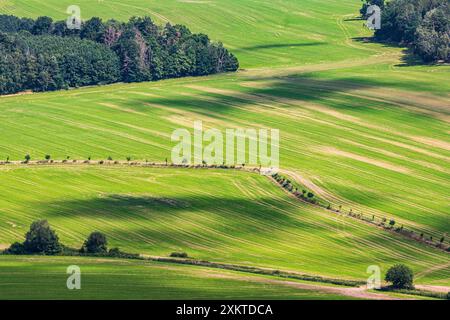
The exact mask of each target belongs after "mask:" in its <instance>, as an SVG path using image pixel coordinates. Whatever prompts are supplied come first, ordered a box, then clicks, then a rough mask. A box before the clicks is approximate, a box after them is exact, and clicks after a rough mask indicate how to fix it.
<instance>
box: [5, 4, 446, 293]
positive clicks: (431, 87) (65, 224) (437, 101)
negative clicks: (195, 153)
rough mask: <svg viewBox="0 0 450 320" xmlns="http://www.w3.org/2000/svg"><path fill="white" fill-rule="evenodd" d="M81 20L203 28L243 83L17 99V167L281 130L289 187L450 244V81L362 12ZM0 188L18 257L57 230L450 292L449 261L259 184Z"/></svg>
mask: <svg viewBox="0 0 450 320" xmlns="http://www.w3.org/2000/svg"><path fill="white" fill-rule="evenodd" d="M77 3H78V5H79V6H80V7H81V9H82V16H83V18H88V17H91V16H100V17H102V18H104V19H107V18H115V19H122V20H124V19H126V18H128V17H130V16H132V15H143V14H148V15H151V16H152V17H153V18H154V19H155V20H156V21H158V22H160V23H164V22H168V21H170V22H171V23H182V24H186V25H187V26H189V28H191V29H192V30H193V31H195V32H204V33H207V34H208V35H210V36H211V38H212V39H214V40H217V41H219V40H220V41H223V43H224V44H225V45H226V46H227V48H230V50H231V51H232V52H233V53H235V54H236V55H237V56H238V58H239V60H240V63H241V67H242V70H241V71H239V72H238V73H236V74H225V75H217V76H210V77H204V78H185V79H177V80H168V81H161V82H155V83H139V84H136V83H135V84H115V85H110V86H104V87H91V88H84V89H77V90H69V91H64V92H53V93H43V94H31V95H18V96H11V97H0V131H1V135H0V157H2V158H6V157H8V156H9V157H10V159H12V160H19V159H23V157H24V155H25V154H30V155H31V156H32V158H33V159H42V158H43V157H44V155H46V154H51V155H52V157H53V158H54V159H65V158H66V157H67V156H70V157H71V158H72V159H87V157H92V158H93V159H106V158H107V157H108V156H111V157H112V158H113V159H122V160H124V159H125V157H127V156H131V157H132V158H133V159H140V160H145V159H148V160H149V161H156V162H162V161H164V159H165V158H167V157H170V150H171V148H172V146H173V144H172V143H171V141H170V134H171V133H172V131H173V130H174V129H176V128H179V127H182V128H192V124H193V121H194V120H202V121H203V123H204V126H205V127H214V128H218V129H225V128H237V127H245V128H247V127H256V128H279V129H280V133H281V146H280V147H281V151H280V155H281V159H280V165H281V169H282V170H283V173H284V174H285V175H287V176H289V177H290V178H291V179H292V180H295V181H296V182H298V183H299V184H302V185H305V186H306V188H308V190H312V191H313V192H314V193H316V194H317V195H318V196H320V197H321V198H322V199H325V200H327V201H330V202H331V203H333V204H335V205H342V206H343V208H344V210H345V211H348V210H350V209H352V210H353V211H356V212H361V213H364V214H370V215H371V214H376V215H378V216H384V217H387V218H394V219H395V220H396V222H397V223H398V224H399V225H400V224H404V225H407V226H408V227H410V228H412V229H414V230H417V231H419V232H425V233H426V234H428V235H432V236H433V237H434V238H435V239H438V238H440V237H441V236H442V235H443V234H445V233H448V232H450V219H449V213H448V212H449V209H450V206H449V202H448V198H449V190H450V165H449V163H450V162H449V159H450V138H449V133H450V131H449V129H448V122H449V119H450V118H449V113H450V108H449V105H450V97H449V90H450V84H449V82H448V81H446V79H448V76H449V71H450V67H449V66H444V65H434V66H423V65H415V64H414V63H412V62H411V61H410V59H409V58H410V57H409V56H408V53H406V52H404V50H403V49H402V48H398V47H390V46H386V45H381V44H376V43H371V42H370V40H368V39H366V38H365V37H367V36H369V35H370V32H369V31H367V30H365V29H364V28H363V27H362V21H361V20H357V19H355V17H356V15H357V12H358V6H359V5H360V1H351V0H346V1H317V0H316V1H313V0H303V1H295V0H285V1H258V3H257V5H256V4H255V1H250V0H221V1H219V0H210V1H175V0H170V1H164V2H162V1H150V0H147V1H144V0H139V1H131V0H122V1H105V2H95V1H94V2H93V1H87V0H79V1H77ZM69 4H73V1H68V0H63V1H56V0H49V1H45V2H44V1H38V0H26V1H25V0H21V1H10V0H7V1H4V2H2V3H1V4H0V13H8V14H15V15H18V16H32V17H36V16H39V15H50V16H53V17H55V18H56V19H64V18H65V17H66V16H67V15H66V14H65V10H66V8H67V6H68V5H69ZM0 175H1V180H2V184H1V185H0V194H2V197H1V198H0V212H1V215H0V231H1V232H0V243H2V244H7V243H10V242H13V241H18V240H20V239H21V238H22V236H23V234H24V232H25V230H26V228H27V227H28V225H29V223H30V222H31V221H32V220H34V219H37V218H43V217H45V218H47V219H48V220H49V221H50V223H51V224H52V225H53V226H54V227H55V228H56V229H57V231H58V233H59V234H60V236H61V238H62V240H63V241H65V242H67V244H69V245H73V246H79V245H80V244H81V242H82V241H83V239H84V237H85V236H86V235H87V234H88V233H89V232H90V231H92V230H93V229H99V230H102V231H104V232H106V233H107V234H108V236H109V237H110V239H111V243H112V244H113V245H117V246H120V247H121V248H123V249H126V250H129V251H132V252H137V253H146V254H153V255H167V254H169V253H170V252H171V251H174V250H186V251H188V252H189V253H190V254H192V255H193V256H194V257H196V258H201V259H207V260H214V261H223V262H230V263H240V264H248V265H258V266H262V267H271V268H272V267H274V268H280V269H285V270H293V271H299V272H305V273H310V274H319V275H326V276H333V277H343V278H350V279H360V280H361V279H366V278H367V274H366V268H367V267H368V266H369V265H372V264H376V265H380V266H382V269H383V270H384V271H385V269H386V267H388V266H389V265H391V264H394V263H397V262H403V263H406V264H408V265H410V266H411V267H412V268H413V269H414V270H415V271H416V273H417V274H418V282H420V283H424V284H439V285H447V286H448V285H449V284H450V282H449V281H450V280H449V279H450V276H449V268H448V264H449V262H450V259H449V256H448V254H445V253H442V252H439V251H437V250H434V249H433V248H428V247H425V246H423V245H420V244H417V243H414V242H411V241H410V240H407V239H404V238H400V237H398V236H395V235H393V234H390V233H387V232H384V231H382V230H379V229H377V228H374V227H372V226H367V225H365V224H362V223H360V222H358V221H353V220H351V219H346V218H339V217H337V216H334V215H332V214H330V213H328V212H325V211H322V210H320V209H317V208H313V207H310V206H307V205H304V204H302V203H299V202H297V201H295V200H293V199H290V198H289V197H288V196H287V195H286V194H284V193H283V192H282V191H281V190H279V189H278V188H277V187H276V186H275V185H273V184H271V183H270V181H269V180H267V179H266V178H264V177H259V176H254V175H250V174H248V173H236V172H234V171H233V172H228V171H211V170H206V171H202V170H198V171H186V170H181V169H147V168H146V169H143V168H128V167H125V168H116V167H114V168H104V167H83V166H62V167H60V166H57V167H56V168H54V167H42V168H41V167H30V168H27V167H15V166H5V167H1V168H0ZM3 195H4V196H3ZM2 259H3V258H0V261H1V260H2ZM44 265H45V264H44ZM289 294H291V293H290V292H287V293H286V295H287V296H288V295H289Z"/></svg>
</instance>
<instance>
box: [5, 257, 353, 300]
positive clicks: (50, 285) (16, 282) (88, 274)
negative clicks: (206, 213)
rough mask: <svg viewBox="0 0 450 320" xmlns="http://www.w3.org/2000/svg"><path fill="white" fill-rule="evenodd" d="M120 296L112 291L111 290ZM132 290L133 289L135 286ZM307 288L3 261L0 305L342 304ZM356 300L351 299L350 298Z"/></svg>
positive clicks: (199, 272) (67, 261)
mask: <svg viewBox="0 0 450 320" xmlns="http://www.w3.org/2000/svg"><path fill="white" fill-rule="evenodd" d="M70 265H79V266H80V268H81V277H82V278H81V290H67V287H66V281H67V277H68V275H67V274H66V269H67V267H68V266H70ZM112 284H113V285H114V289H115V290H111V285H112ZM130 284H133V285H130ZM302 284H305V282H299V281H297V282H294V281H292V282H290V283H289V284H283V283H282V281H279V280H277V279H276V278H273V277H272V278H270V277H262V276H252V275H247V274H241V273H238V272H230V271H223V270H222V271H220V272H219V271H217V270H214V269H208V268H199V267H188V266H178V265H176V266H174V265H172V264H164V263H149V262H143V261H133V260H114V259H93V258H91V259H83V258H60V257H59V258H50V257H45V258H43V257H23V258H9V257H8V258H6V259H1V260H0V288H1V289H2V290H0V299H2V300H3V299H8V300H9V299H36V297H38V299H42V300H45V299H125V300H131V299H133V300H136V299H137V300H142V299H153V300H155V299H156V300H167V299H169V300H175V299H183V298H184V299H185V298H186V297H190V298H192V299H211V297H214V298H215V299H275V300H278V299H279V300H281V299H283V300H287V299H295V300H302V299H308V300H309V299H315V300H322V299H327V300H335V299H342V296H341V295H338V294H334V293H332V292H327V291H326V288H324V291H322V292H321V291H316V292H313V291H311V290H307V289H302V288H301V285H302ZM346 299H351V297H346Z"/></svg>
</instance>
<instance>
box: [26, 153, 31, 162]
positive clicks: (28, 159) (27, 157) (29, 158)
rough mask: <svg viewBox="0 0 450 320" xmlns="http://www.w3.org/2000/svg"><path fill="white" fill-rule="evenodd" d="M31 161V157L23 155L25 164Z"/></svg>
mask: <svg viewBox="0 0 450 320" xmlns="http://www.w3.org/2000/svg"><path fill="white" fill-rule="evenodd" d="M30 160H31V156H30V155H29V154H26V155H25V162H29V161H30Z"/></svg>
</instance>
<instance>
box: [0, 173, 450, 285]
mask: <svg viewBox="0 0 450 320" xmlns="http://www.w3.org/2000/svg"><path fill="white" fill-rule="evenodd" d="M0 170H1V174H2V181H3V183H2V186H1V187H0V193H1V194H2V195H4V198H2V199H1V200H0V207H1V208H2V212H4V213H5V214H4V215H2V217H0V225H1V229H0V230H1V234H2V237H1V238H0V243H4V244H7V243H11V242H13V241H16V240H20V239H22V238H23V235H24V233H25V232H26V230H27V228H28V226H29V225H30V224H31V222H32V221H34V220H36V219H39V218H45V219H48V220H49V221H51V224H52V226H53V227H54V228H55V229H56V230H57V233H58V234H59V236H60V238H61V241H62V242H63V243H65V244H67V245H69V246H72V247H76V248H78V247H81V245H82V243H83V240H84V239H85V238H86V237H87V235H88V234H89V233H90V232H92V231H94V230H100V231H102V232H104V233H105V234H107V235H108V237H109V241H110V246H111V247H114V246H119V247H120V248H121V249H123V250H125V251H127V252H134V253H140V254H147V255H155V256H168V255H169V254H170V253H171V252H174V251H185V252H188V254H189V255H190V256H191V257H193V258H196V259H203V260H210V261H216V262H225V263H234V264H242V265H249V266H259V267H266V268H272V269H273V268H275V269H277V268H280V269H283V270H288V271H289V270H291V271H297V272H303V273H307V274H319V275H323V276H327V277H330V278H348V279H357V280H363V281H364V280H365V279H366V278H367V277H368V275H367V273H366V269H367V267H368V266H370V265H379V266H380V267H381V269H382V272H385V271H386V270H387V268H388V267H389V266H390V265H392V264H395V263H397V262H403V263H407V264H408V265H410V266H411V267H412V268H413V269H414V271H415V272H416V273H421V274H423V276H422V277H419V278H418V279H417V281H418V282H421V283H434V284H449V283H450V282H449V279H450V269H449V268H448V256H447V255H446V254H445V253H441V252H439V251H438V250H434V249H430V248H428V247H426V246H424V245H421V244H416V243H414V242H411V241H410V240H407V239H406V240H405V239H404V238H402V237H399V236H396V235H391V234H389V233H385V232H381V231H380V230H378V229H377V228H374V227H373V226H369V225H365V224H362V223H361V222H359V221H355V220H353V219H351V218H348V217H340V216H337V215H333V214H330V213H329V212H327V211H324V210H321V209H317V208H314V207H311V206H309V205H306V204H303V203H301V202H299V201H297V200H295V199H291V198H289V197H287V196H286V194H285V193H284V192H283V191H282V190H280V189H279V188H278V187H277V186H276V185H275V184H274V183H272V182H270V181H269V180H268V179H267V178H266V177H263V176H260V175H258V174H251V173H247V172H236V171H224V170H212V169H204V170H202V169H164V168H161V169H152V168H128V167H126V166H125V167H123V168H118V167H98V166H95V165H94V166H90V167H87V166H83V165H78V166H70V165H66V166H57V167H35V168H20V167H19V168H14V167H10V166H7V167H4V168H3V169H0ZM180 181H181V182H182V183H180ZM350 261H351V263H349V262H350ZM435 267H438V268H435Z"/></svg>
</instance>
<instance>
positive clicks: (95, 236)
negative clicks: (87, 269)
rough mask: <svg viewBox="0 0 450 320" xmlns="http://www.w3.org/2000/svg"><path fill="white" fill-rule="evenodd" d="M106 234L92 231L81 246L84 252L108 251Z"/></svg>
mask: <svg viewBox="0 0 450 320" xmlns="http://www.w3.org/2000/svg"><path fill="white" fill-rule="evenodd" d="M107 246H108V241H107V240H106V236H105V235H104V234H103V233H101V232H98V231H95V232H92V233H91V234H90V235H89V237H88V238H87V240H86V241H85V242H84V244H83V247H81V250H80V252H82V253H106V252H108V247H107Z"/></svg>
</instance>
